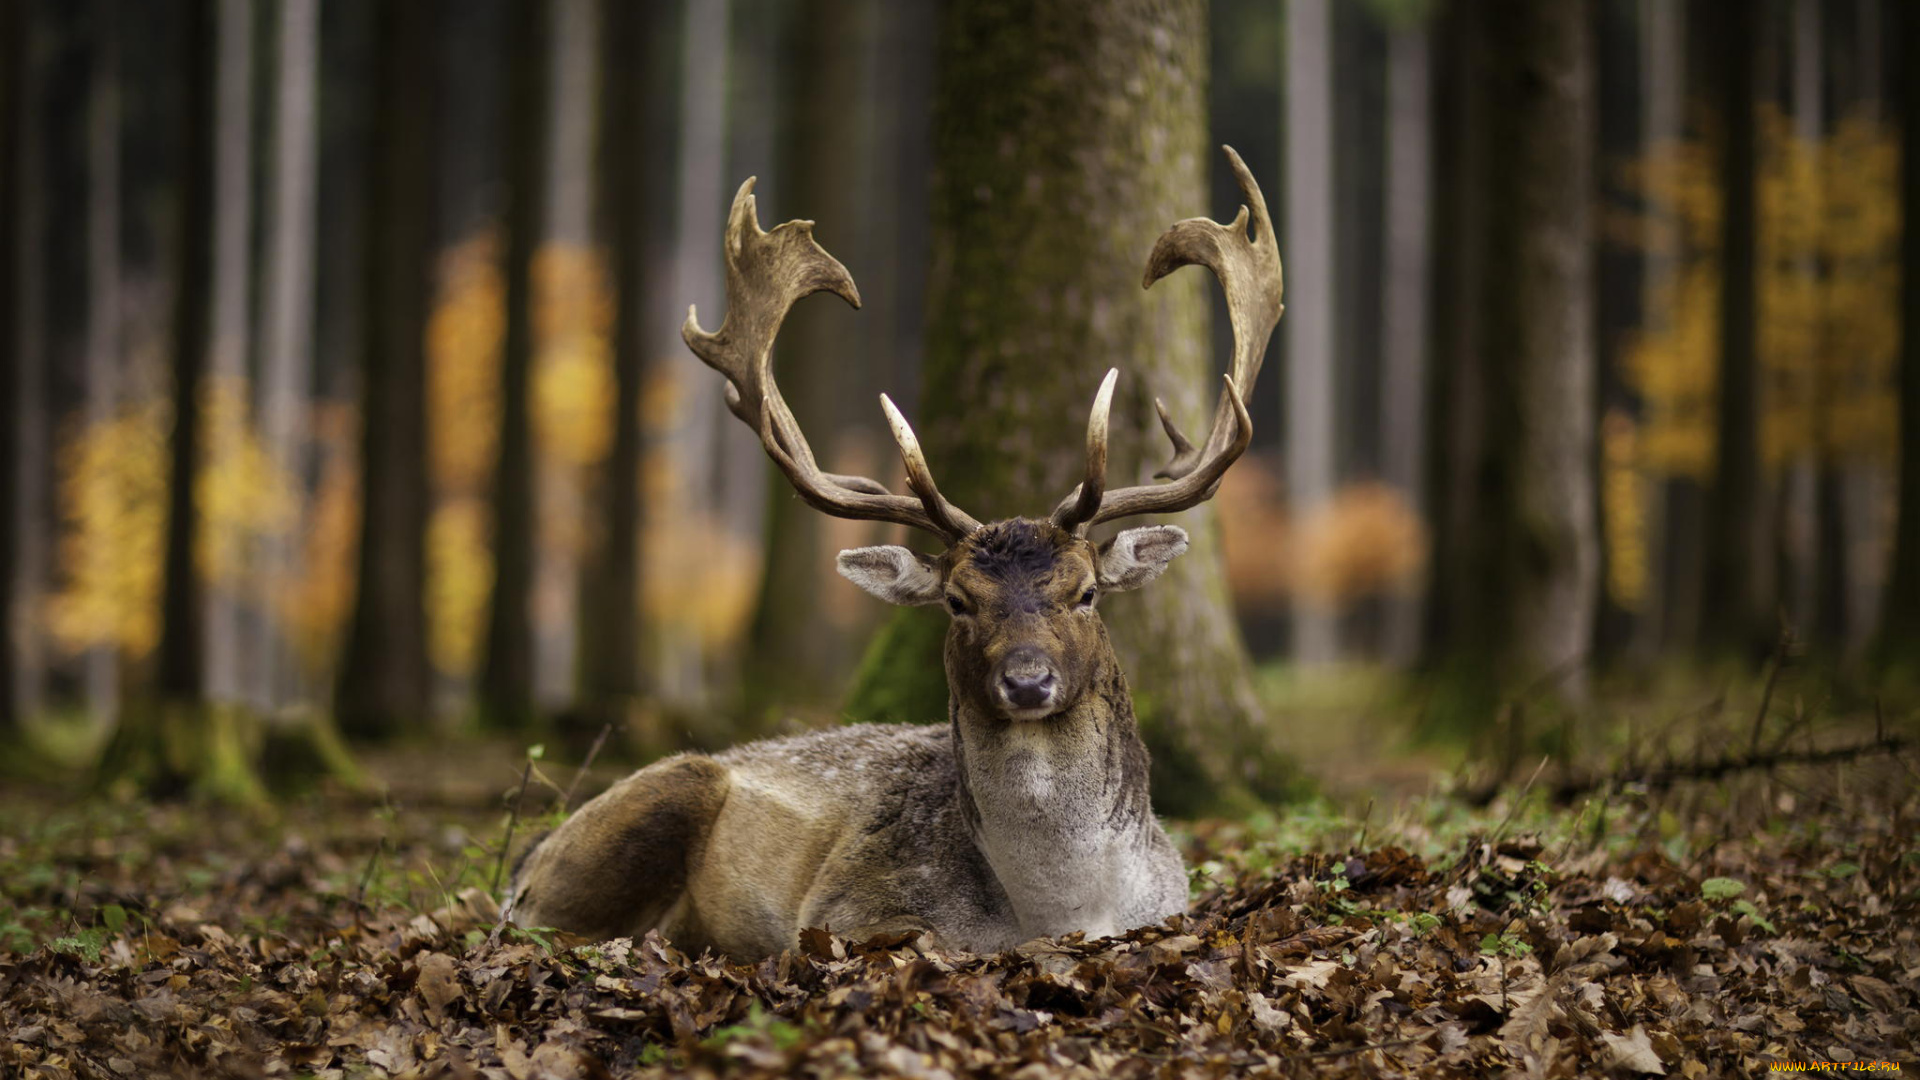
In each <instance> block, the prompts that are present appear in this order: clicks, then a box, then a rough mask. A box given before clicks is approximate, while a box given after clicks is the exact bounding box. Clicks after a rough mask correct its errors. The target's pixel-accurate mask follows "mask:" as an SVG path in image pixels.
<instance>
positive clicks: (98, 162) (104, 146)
mask: <svg viewBox="0 0 1920 1080" xmlns="http://www.w3.org/2000/svg"><path fill="white" fill-rule="evenodd" d="M91 14H92V26H91V28H90V33H91V36H92V42H93V63H92V69H91V70H90V71H89V72H88V82H89V85H88V89H87V98H88V102H87V343H86V350H87V358H86V371H87V378H86V385H87V398H86V423H87V425H88V426H89V427H93V426H96V425H100V424H104V423H106V422H108V421H109V420H111V419H112V418H113V415H114V412H115V409H116V407H117V406H118V404H119V402H118V400H117V393H116V392H117V390H118V388H119V383H120V379H121V371H120V274H121V262H120V33H119V29H118V27H117V25H116V23H117V13H116V11H115V8H114V5H113V4H112V3H111V2H109V0H94V3H93V5H92V8H91ZM108 548H109V545H108V544H107V543H106V542H105V541H104V539H103V538H94V541H93V543H91V544H90V545H89V547H88V550H86V551H84V552H82V553H81V556H80V557H81V558H83V559H86V560H88V562H89V563H91V564H94V565H104V563H105V561H106V560H108V559H111V558H112V557H113V553H112V551H111V550H108ZM81 663H82V666H83V676H82V682H83V688H84V692H85V697H86V702H87V711H88V713H89V714H90V715H91V716H93V717H94V718H96V719H103V720H108V721H111V720H112V719H113V718H114V717H115V716H116V715H117V710H118V698H119V685H118V684H119V655H118V653H117V651H116V650H115V649H114V647H113V646H111V645H104V644H102V645H94V646H92V647H91V648H89V649H87V651H86V653H85V655H84V656H83V657H82V660H81Z"/></svg>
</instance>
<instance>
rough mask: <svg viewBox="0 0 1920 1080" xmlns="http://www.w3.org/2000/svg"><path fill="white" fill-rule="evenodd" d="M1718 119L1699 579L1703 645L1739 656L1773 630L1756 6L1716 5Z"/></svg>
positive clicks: (1737, 0) (1740, 0) (1728, 0)
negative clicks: (1715, 285) (1768, 614)
mask: <svg viewBox="0 0 1920 1080" xmlns="http://www.w3.org/2000/svg"><path fill="white" fill-rule="evenodd" d="M1719 10H1720V16H1721V20H1722V21H1721V32H1722V35H1723V44H1722V47H1721V56H1722V58H1723V59H1722V63H1724V64H1725V65H1726V66H1725V69H1724V70H1723V72H1722V73H1721V78H1722V83H1721V87H1720V92H1721V101H1720V115H1721V124H1722V127H1723V129H1724V131H1725V135H1724V138H1725V140H1726V141H1725V144H1724V145H1723V147H1722V149H1721V180H1722V186H1723V191H1724V195H1725V203H1724V212H1723V214H1722V225H1721V230H1722V231H1721V247H1720V255H1721V269H1722V278H1721V290H1720V374H1719V392H1718V393H1719V405H1718V410H1717V411H1718V416H1719V424H1718V427H1717V430H1716V434H1715V439H1714V472H1713V480H1712V483H1711V485H1710V487H1709V488H1708V492H1707V521H1706V544H1705V547H1706V551H1707V559H1706V566H1705V568H1704V572H1703V574H1702V579H1701V619H1700V633H1701V637H1700V644H1701V647H1702V648H1703V649H1704V650H1705V651H1707V652H1710V653H1722V654H1725V653H1733V652H1739V653H1745V652H1747V651H1750V650H1752V649H1753V648H1755V647H1756V646H1757V645H1760V643H1761V641H1762V639H1767V638H1768V637H1769V635H1767V634H1766V632H1765V629H1764V622H1763V620H1762V616H1761V613H1760V612H1759V611H1758V610H1756V606H1757V605H1756V603H1755V594H1754V583H1755V580H1756V569H1757V568H1756V566H1755V547H1756V538H1757V537H1758V535H1759V532H1760V528H1759V486H1760V468H1759V465H1760V447H1759V430H1758V424H1759V422H1758V401H1757V396H1758V395H1757V387H1756V384H1755V378H1756V372H1755V366H1756V361H1755V355H1756V354H1755V346H1754V335H1755V332H1756V320H1757V317H1758V314H1759V307H1758V293H1757V270H1758V267H1757V264H1756V256H1755V225H1756V220H1755V190H1754V184H1755V180H1754V169H1755V164H1756V155H1755V129H1754V93H1755V87H1754V67H1753V50H1754V47H1755V45H1756V41H1755V37H1756V35H1755V20H1756V19H1757V18H1758V17H1759V16H1758V13H1757V11H1756V9H1755V8H1754V7H1753V5H1751V4H1749V3H1746V2H1745V0H1723V3H1722V4H1721V5H1720V9H1719Z"/></svg>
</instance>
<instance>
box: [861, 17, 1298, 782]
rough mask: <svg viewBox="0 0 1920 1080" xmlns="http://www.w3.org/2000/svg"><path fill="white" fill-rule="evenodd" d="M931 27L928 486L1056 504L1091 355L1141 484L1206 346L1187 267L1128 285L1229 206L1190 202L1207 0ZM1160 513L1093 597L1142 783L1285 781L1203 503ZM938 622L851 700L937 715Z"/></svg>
mask: <svg viewBox="0 0 1920 1080" xmlns="http://www.w3.org/2000/svg"><path fill="white" fill-rule="evenodd" d="M939 41H940V55H939V57H938V70H939V72H940V74H939V76H938V80H937V85H936V87H935V107H934V134H933V139H934V161H935V175H934V181H933V192H932V202H933V235H932V246H933V270H932V277H931V280H930V282H929V297H928V303H929V311H928V332H927V359H926V371H925V390H924V392H923V393H922V395H921V402H920V405H919V408H918V410H917V411H916V413H915V415H914V416H913V417H912V419H913V422H914V426H915V428H916V430H917V431H919V433H920V436H921V440H922V442H923V444H924V445H925V447H926V449H927V453H928V457H929V459H930V461H931V463H932V465H933V467H934V470H935V472H936V474H938V475H939V477H940V484H941V489H942V490H943V491H944V492H946V493H947V495H948V496H949V497H950V498H951V499H952V500H953V501H954V502H956V503H957V504H959V505H961V506H963V507H965V508H966V509H967V510H968V511H969V512H971V513H973V514H975V515H976V516H979V517H981V518H982V519H983V520H987V519H993V518H1003V517H1012V516H1015V515H1020V514H1028V515H1036V514H1042V513H1045V512H1046V511H1048V510H1050V509H1051V508H1052V506H1053V504H1054V503H1055V502H1056V501H1058V500H1059V499H1060V498H1061V497H1062V496H1064V495H1065V494H1066V493H1067V492H1068V491H1069V490H1071V489H1072V487H1073V486H1074V484H1075V483H1077V482H1078V480H1079V476H1080V472H1081V470H1082V469H1083V468H1084V449H1083V440H1084V438H1085V434H1084V432H1085V423H1086V414H1087V409H1088V406H1089V405H1090V404H1091V402H1092V399H1093V393H1094V390H1095V389H1096V387H1097V386H1098V385H1099V381H1100V377H1101V374H1102V373H1103V372H1104V371H1105V370H1106V369H1107V368H1108V367H1118V368H1119V369H1120V371H1121V379H1120V384H1119V388H1118V391H1117V392H1116V394H1115V397H1114V405H1113V418H1112V430H1111V445H1112V450H1113V453H1112V467H1111V470H1110V476H1111V480H1110V483H1111V484H1113V485H1114V486H1120V485H1123V484H1133V483H1142V482H1146V481H1147V478H1148V476H1149V475H1150V474H1151V473H1152V472H1153V470H1154V469H1156V468H1158V467H1159V466H1160V465H1161V464H1163V462H1164V459H1165V455H1166V452H1167V451H1166V447H1165V441H1164V436H1162V435H1161V434H1160V429H1159V424H1158V421H1157V420H1156V419H1155V416H1154V409H1153V399H1154V397H1155V396H1156V395H1157V396H1160V397H1162V398H1164V399H1165V400H1166V402H1167V405H1168V407H1169V408H1170V409H1171V410H1172V411H1173V414H1174V416H1175V417H1176V418H1177V419H1178V420H1179V421H1180V422H1181V423H1182V426H1183V427H1184V428H1185V429H1186V430H1188V431H1190V432H1194V431H1204V430H1205V424H1206V423H1207V421H1208V418H1209V417H1210V415H1211V410H1212V404H1213V401H1214V397H1215V395H1216V393H1217V390H1218V386H1219V376H1218V374H1217V372H1218V370H1219V369H1220V368H1221V367H1222V366H1223V364H1222V361H1221V360H1219V359H1218V358H1216V357H1215V356H1214V353H1213V350H1212V348H1211V343H1210V340H1209V333H1208V322H1207V312H1208V309H1207V305H1208V304H1209V303H1211V302H1213V300H1212V299H1211V297H1210V295H1209V294H1208V292H1207V290H1209V289H1212V288H1213V287H1214V286H1213V285H1212V284H1211V283H1210V282H1209V281H1208V280H1207V277H1206V275H1205V272H1204V271H1199V270H1193V271H1189V272H1187V273H1183V274H1176V275H1174V276H1173V277H1170V278H1168V279H1167V280H1165V281H1162V282H1160V283H1159V284H1157V285H1155V286H1154V287H1153V289H1151V290H1150V291H1147V292H1142V291H1141V288H1140V275H1141V270H1142V267H1143V266H1144V265H1145V262H1146V257H1147V253H1148V251H1149V250H1150V249H1151V248H1152V245H1153V242H1154V240H1155V238H1156V237H1158V236H1159V235H1160V233H1161V231H1162V230H1164V229H1165V228H1166V227H1167V226H1168V225H1170V224H1172V223H1173V222H1174V221H1177V220H1179V219H1181V218H1187V217H1193V216H1196V215H1198V214H1202V213H1209V212H1211V216H1213V217H1215V218H1222V217H1225V218H1231V217H1232V213H1231V212H1232V210H1233V207H1230V206H1229V207H1210V206H1208V205H1207V197H1206V192H1207V186H1206V177H1207V172H1206V170H1207V165H1208V162H1209V157H1210V152H1211V151H1210V149H1209V147H1208V146H1207V145H1206V123H1205V112H1204V102H1205V96H1206V95H1205V91H1206V55H1207V40H1206V12H1205V6H1204V4H1202V3H1200V2H1199V0H1161V2H1149V0H1070V2H1061V3H1054V4H1048V5H1044V6H1043V7H1042V8H1040V9H1039V10H1037V11H1036V10H1029V8H1028V7H1027V5H1020V4H1008V3H993V2H987V0H977V2H966V0H960V2H956V3H954V4H952V5H950V6H949V7H948V9H947V12H946V15H945V18H944V25H943V26H942V28H941V33H940V36H939ZM1175 520H1178V522H1179V523H1180V524H1181V525H1182V526H1184V527H1185V528H1186V529H1187V530H1188V532H1189V533H1191V534H1192V537H1193V547H1192V550H1191V552H1190V553H1189V554H1188V555H1187V556H1186V557H1184V558H1182V559H1180V560H1178V561H1177V562H1175V563H1174V564H1173V567H1172V569H1171V570H1170V571H1169V572H1168V573H1167V575H1166V576H1165V577H1164V578H1162V579H1161V580H1160V581H1158V582H1156V583H1155V584H1154V585H1153V586H1152V587H1150V588H1149V589H1146V590H1144V591H1142V592H1141V593H1138V594H1133V595H1127V596H1119V597H1115V598H1113V599H1112V601H1110V602H1109V604H1108V605H1107V606H1106V608H1105V610H1104V614H1105V617H1106V620H1107V624H1108V626H1109V627H1110V628H1111V630H1112V634H1113V639H1114V642H1115V648H1116V651H1117V652H1118V653H1119V655H1120V660H1121V663H1122V665H1123V667H1124V668H1125V670H1126V672H1127V674H1128V677H1129V680H1130V682H1131V683H1132V684H1133V686H1134V687H1136V689H1137V690H1140V691H1144V695H1146V696H1150V698H1151V700H1152V701H1153V702H1155V703H1156V705H1155V707H1154V708H1152V709H1151V710H1142V711H1143V717H1142V728H1143V731H1144V733H1145V735H1146V737H1147V741H1148V745H1149V747H1150V748H1151V749H1152V750H1153V751H1154V755H1155V765H1156V770H1155V780H1156V783H1155V788H1154V794H1155V799H1156V801H1157V802H1158V803H1159V805H1160V806H1161V808H1162V809H1163V810H1169V811H1175V812H1180V811H1192V810H1196V809H1200V808H1203V807H1204V806H1206V805H1208V804H1213V803H1217V802H1219V801H1220V800H1222V799H1226V800H1228V801H1231V800H1234V799H1238V798H1243V797H1244V796H1245V795H1246V794H1247V793H1249V792H1253V793H1257V794H1263V795H1277V794H1281V793H1282V792H1284V791H1285V790H1286V788H1287V787H1288V784H1289V782H1290V780H1291V772H1290V770H1288V769H1287V768H1286V767H1285V766H1284V765H1283V764H1281V763H1279V762H1278V760H1277V756H1276V755H1275V754H1273V753H1272V752H1271V751H1270V750H1268V749H1267V748H1266V747H1265V745H1264V742H1265V740H1264V739H1263V738H1262V737H1261V732H1262V728H1263V724H1264V721H1263V718H1261V717H1260V715H1259V707H1258V704H1257V702H1256V700H1255V698H1254V695H1253V692H1252V685H1251V680H1250V678H1249V672H1248V661H1247V656H1246V650H1245V648H1244V646H1243V645H1242V643H1241V641H1240V636H1239V632H1238V629H1237V627H1236V626H1235V624H1234V621H1233V615H1232V609H1231V607H1230V605H1229V603H1228V597H1227V590H1226V582H1225V576H1224V570H1223V567H1222V563H1221V560H1220V555H1219V541H1218V535H1217V531H1216V529H1215V527H1214V523H1213V515H1212V513H1211V511H1209V510H1208V509H1206V508H1204V507H1203V508H1201V509H1199V510H1196V511H1191V512H1188V513H1186V514H1184V515H1180V516H1179V517H1178V518H1177V519H1175ZM1141 523H1142V522H1130V523H1128V524H1141ZM944 631H945V620H944V619H940V618H938V617H937V616H930V615H929V614H928V613H926V612H921V611H906V612H901V613H899V614H898V615H896V616H895V618H894V620H893V621H892V623H891V624H890V625H889V626H888V627H887V628H886V629H885V630H884V631H883V632H882V633H881V634H880V635H879V636H878V637H876V638H875V640H874V643H873V645H872V646H871V648H870V651H869V653H868V655H867V658H866V661H865V663H864V664H863V665H862V669H861V672H860V676H859V678H858V679H856V681H855V686H854V690H853V693H852V696H851V697H850V699H849V703H848V707H847V711H848V712H849V713H850V714H851V715H852V717H853V718H854V719H859V720H877V719H892V720H900V719H911V720H919V721H931V720H936V719H940V718H942V717H944V716H945V715H946V707H945V706H946V686H945V679H944V675H943V673H942V669H941V661H940V644H939V643H940V640H941V635H942V634H943V633H944ZM1176 764H1178V765H1179V768H1178V769H1177V770H1176V769H1172V768H1169V766H1173V765H1176Z"/></svg>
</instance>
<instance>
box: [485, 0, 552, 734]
mask: <svg viewBox="0 0 1920 1080" xmlns="http://www.w3.org/2000/svg"><path fill="white" fill-rule="evenodd" d="M509 11H510V17H509V19H508V33H507V50H508V53H509V54H510V55H508V56H507V57H506V61H507V68H508V70H509V72H510V73H511V74H510V76H509V83H508V93H507V138H506V140H505V146H506V154H507V160H506V168H505V173H506V177H507V216H506V233H507V244H506V279H507V295H506V305H507V313H506V314H507V327H506V343H505V347H504V349H503V351H502V356H501V363H500V456H499V458H498V460H497V463H496V465H495V468H494V473H493V569H494V576H493V602H492V605H491V607H490V610H489V613H488V616H487V652H486V658H485V660H484V662H483V663H482V666H481V670H480V715H481V717H482V718H483V719H484V720H485V721H486V723H487V724H488V725H489V726H491V727H495V728H501V729H506V730H521V729H525V728H527V727H529V726H531V725H532V723H533V719H534V715H533V714H534V705H533V572H534V566H533V562H534V530H535V528H536V526H537V516H536V513H535V506H536V501H535V496H534V480H535V476H536V474H537V468H536V465H535V462H534V448H533V395H532V390H533V387H532V376H533V365H534V350H535V348H536V343H535V341H534V332H533V322H534V304H535V296H534V280H533V272H534V259H535V257H536V255H537V254H538V252H539V250H540V234H541V228H540V226H541V209H542V207H544V206H545V203H546V195H545V193H546V176H547V139H546V130H547V123H546V118H547V56H548V49H549V46H548V43H547V39H548V36H549V31H550V29H551V23H552V14H551V12H550V11H549V10H548V6H547V4H546V3H544V2H543V0H515V2H514V3H513V5H512V6H511V7H510V8H509Z"/></svg>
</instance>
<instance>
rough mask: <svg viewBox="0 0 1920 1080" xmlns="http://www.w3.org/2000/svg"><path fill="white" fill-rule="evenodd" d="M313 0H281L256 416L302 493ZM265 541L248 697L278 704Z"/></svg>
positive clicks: (312, 220) (289, 553) (314, 113)
mask: <svg viewBox="0 0 1920 1080" xmlns="http://www.w3.org/2000/svg"><path fill="white" fill-rule="evenodd" d="M319 38H320V5H319V0H281V4H280V39H279V64H278V84H279V85H278V87H277V90H276V93H275V97H274V110H275V111H274V123H273V164H272V181H271V182H272V185H273V188H272V196H271V204H270V206H269V207H268V211H267V212H268V214H269V215H270V220H269V222H268V234H267V266H266V277H267V280H266V300H265V310H264V312H263V313H262V316H261V321H262V323H263V324H264V325H263V326H262V333H263V335H264V337H265V340H266V349H265V352H264V354H263V355H262V357H261V362H260V392H259V399H258V406H257V408H258V411H259V415H260V431H261V435H262V437H263V439H264V441H265V443H266V446H267V452H268V453H270V454H271V455H272V456H273V460H274V462H275V463H276V464H278V465H279V467H280V468H281V469H282V470H284V473H285V475H286V476H288V477H289V478H291V479H292V480H293V482H294V483H296V484H298V485H299V486H300V488H301V490H303V491H304V490H305V489H306V486H307V472H308V461H309V455H308V452H307V438H308V431H307V425H306V410H307V401H308V398H309V396H310V395H311V394H312V391H313V331H314V322H313V308H314V270H315V265H316V263H315V257H316V254H317V251H316V248H315V246H314V232H315V225H316V221H317V218H316V214H315V208H316V200H315V180H316V179H317V176H318V172H317V166H318V158H317V151H318V148H319V147H318V136H319V124H318V90H319V79H318V74H319V52H320V41H319ZM301 531H302V530H299V529H294V530H290V532H289V535H288V536H286V537H282V538H277V539H275V540H273V541H271V542H269V544H268V545H267V550H266V551H265V552H264V553H263V557H262V560H261V563H262V566H261V569H262V570H263V571H264V577H265V580H266V582H267V585H266V589H265V591H264V592H263V593H262V595H260V596H258V597H257V598H256V602H257V603H258V604H259V606H260V610H261V612H262V614H263V616H264V618H265V621H266V626H267V633H266V635H265V637H266V639H267V640H266V641H265V642H264V643H263V645H262V647H261V648H260V650H259V652H258V653H257V659H258V664H259V667H258V670H257V671H256V672H255V673H254V674H253V676H252V681H253V684H254V689H253V696H254V698H255V700H256V701H257V702H259V703H261V704H263V705H283V704H286V703H288V702H289V701H291V700H292V699H293V698H294V697H295V696H296V694H297V690H298V679H297V676H296V672H295V669H294V663H293V655H292V647H291V643H290V642H289V640H288V637H287V634H286V630H285V627H284V626H282V625H281V622H280V619H279V618H278V614H277V613H276V612H275V610H274V604H273V597H272V595H271V593H272V590H273V588H274V583H275V582H277V581H280V580H283V579H284V578H285V577H286V576H287V575H289V574H291V573H292V572H293V568H294V559H295V553H294V544H295V539H294V538H295V537H297V536H299V535H300V534H301Z"/></svg>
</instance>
